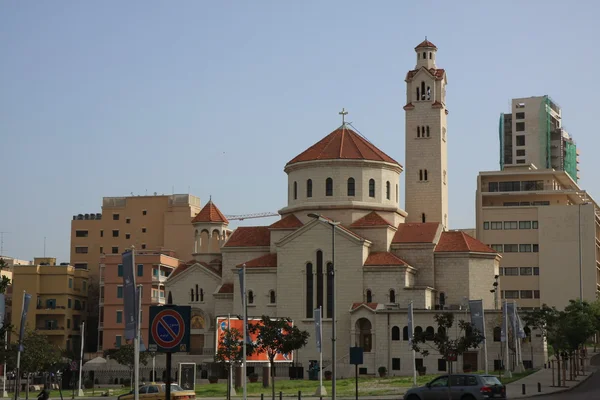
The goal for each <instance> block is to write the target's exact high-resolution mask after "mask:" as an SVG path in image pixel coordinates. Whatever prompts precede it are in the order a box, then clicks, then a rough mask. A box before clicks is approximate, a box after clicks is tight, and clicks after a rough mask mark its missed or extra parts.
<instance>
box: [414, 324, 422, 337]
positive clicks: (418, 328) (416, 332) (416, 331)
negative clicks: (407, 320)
mask: <svg viewBox="0 0 600 400" xmlns="http://www.w3.org/2000/svg"><path fill="white" fill-rule="evenodd" d="M422 334H423V328H421V327H420V326H417V327H415V336H418V335H422Z"/></svg>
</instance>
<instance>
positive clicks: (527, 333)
mask: <svg viewBox="0 0 600 400" xmlns="http://www.w3.org/2000/svg"><path fill="white" fill-rule="evenodd" d="M523 331H524V332H525V341H526V342H531V328H529V327H528V326H526V327H525V328H523Z"/></svg>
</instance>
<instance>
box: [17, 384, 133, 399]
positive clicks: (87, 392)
mask: <svg viewBox="0 0 600 400" xmlns="http://www.w3.org/2000/svg"><path fill="white" fill-rule="evenodd" d="M107 390H109V389H106V388H96V389H94V390H92V389H83V394H84V396H85V397H100V396H101V395H102V393H103V392H105V391H107ZM110 390H112V394H111V397H114V396H120V395H122V394H125V393H129V391H130V390H131V389H130V388H129V387H125V388H110ZM38 393H39V391H37V392H35V393H34V392H29V398H30V399H35V396H37V394H38ZM24 395H25V392H21V396H24ZM72 395H73V390H63V391H62V396H63V399H70V398H71V396H72ZM75 397H77V389H75ZM50 398H56V399H60V392H59V391H58V390H51V391H50Z"/></svg>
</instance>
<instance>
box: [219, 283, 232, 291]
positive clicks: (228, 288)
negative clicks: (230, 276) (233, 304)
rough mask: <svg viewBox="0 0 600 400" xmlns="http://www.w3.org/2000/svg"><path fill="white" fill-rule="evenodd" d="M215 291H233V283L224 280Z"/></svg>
mask: <svg viewBox="0 0 600 400" xmlns="http://www.w3.org/2000/svg"><path fill="white" fill-rule="evenodd" d="M217 293H233V283H231V282H225V283H224V284H222V285H221V287H220V288H219V291H218V292H217Z"/></svg>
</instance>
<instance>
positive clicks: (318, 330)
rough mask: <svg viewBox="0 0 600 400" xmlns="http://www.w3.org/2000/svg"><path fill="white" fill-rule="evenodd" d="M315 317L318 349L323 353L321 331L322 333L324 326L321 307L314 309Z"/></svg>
mask: <svg viewBox="0 0 600 400" xmlns="http://www.w3.org/2000/svg"><path fill="white" fill-rule="evenodd" d="M313 318H314V319H315V331H316V335H315V339H316V340H317V351H318V352H319V353H321V351H322V349H321V333H322V329H321V328H322V327H321V308H320V307H319V308H315V310H314V311H313Z"/></svg>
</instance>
